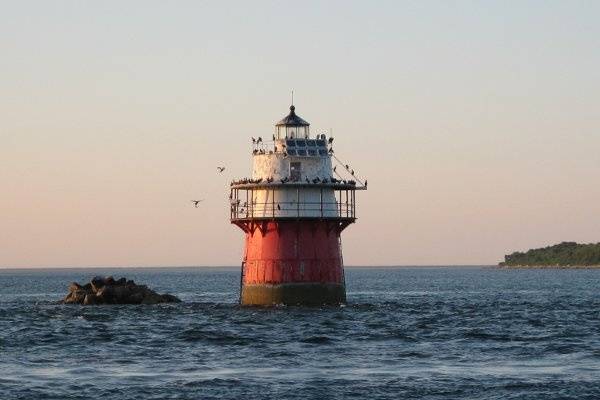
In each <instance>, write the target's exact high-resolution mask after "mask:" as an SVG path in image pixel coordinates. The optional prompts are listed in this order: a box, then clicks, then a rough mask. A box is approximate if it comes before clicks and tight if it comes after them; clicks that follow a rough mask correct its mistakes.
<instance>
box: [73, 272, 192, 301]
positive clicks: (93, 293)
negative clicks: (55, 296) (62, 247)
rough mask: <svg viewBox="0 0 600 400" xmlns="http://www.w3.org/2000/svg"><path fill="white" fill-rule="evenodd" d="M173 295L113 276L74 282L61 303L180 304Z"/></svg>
mask: <svg viewBox="0 0 600 400" xmlns="http://www.w3.org/2000/svg"><path fill="white" fill-rule="evenodd" d="M179 302H181V300H179V299H178V298H177V297H175V296H173V295H171V294H159V293H156V292H155V291H153V290H151V289H149V288H148V287H147V286H146V285H136V284H135V282H134V281H132V280H127V279H125V278H121V279H118V280H115V279H114V278H113V277H112V276H109V277H106V278H103V277H100V276H96V277H94V278H92V280H91V281H90V282H89V283H86V284H85V285H83V286H82V285H80V284H79V283H77V282H72V283H71V284H70V285H69V294H67V296H66V297H65V298H64V299H63V300H62V301H61V303H63V304H83V305H94V304H158V303H179Z"/></svg>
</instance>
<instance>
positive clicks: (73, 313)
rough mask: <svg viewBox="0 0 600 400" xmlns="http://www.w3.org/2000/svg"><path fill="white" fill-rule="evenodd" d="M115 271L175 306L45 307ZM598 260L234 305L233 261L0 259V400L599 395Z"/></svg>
mask: <svg viewBox="0 0 600 400" xmlns="http://www.w3.org/2000/svg"><path fill="white" fill-rule="evenodd" d="M98 273H102V274H106V275H108V274H112V275H114V276H121V275H123V276H127V277H128V278H133V279H135V280H136V281H140V282H143V283H145V284H148V285H149V286H151V287H153V288H156V289H158V290H159V291H161V292H169V293H173V294H175V295H177V296H179V297H181V298H182V299H183V300H184V302H183V303H180V304H159V305H154V306H132V305H128V306H97V307H82V306H73V305H58V304H56V300H58V299H60V298H61V297H62V296H63V295H64V294H65V293H66V286H67V285H68V283H69V282H70V281H83V280H87V279H89V278H90V276H91V275H95V274H98ZM599 278H600V270H584V271H582V270H577V271H568V270H545V271H537V270H518V271H505V270H495V269H484V268H437V269H435V268H422V269H417V268H415V269H408V268H398V269H348V271H347V273H346V279H347V285H348V304H347V305H346V306H341V307H323V308H303V307H275V308H242V307H239V306H238V305H237V304H236V301H237V296H238V288H237V284H238V282H239V275H238V272H237V270H235V269H203V268H196V269H191V268H190V269H120V270H103V271H98V270H94V271H89V270H45V271H42V270H39V271H31V270H29V271H0V352H1V353H0V398H1V399H42V398H43V399H66V398H68V399H105V398H110V399H140V398H143V399H164V398H177V399H181V398H183V399H188V398H189V399H197V398H215V399H217V398H219V399H221V398H225V399H238V398H241V397H250V396H251V397H252V398H260V399H263V398H273V399H280V398H289V399H306V398H319V399H320V398H334V399H335V398H369V399H378V398H381V399H384V398H385V399H397V398H402V399H528V400H529V399H599V398H600V380H599V379H598V377H599V376H600V350H599V349H600V319H599V316H600V314H599V313H600V311H599V310H600V296H598V288H599V285H598V284H599Z"/></svg>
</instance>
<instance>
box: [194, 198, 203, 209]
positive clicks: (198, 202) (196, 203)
mask: <svg viewBox="0 0 600 400" xmlns="http://www.w3.org/2000/svg"><path fill="white" fill-rule="evenodd" d="M202 201H204V199H202V200H192V203H194V207H196V208H198V204H200V202H202Z"/></svg>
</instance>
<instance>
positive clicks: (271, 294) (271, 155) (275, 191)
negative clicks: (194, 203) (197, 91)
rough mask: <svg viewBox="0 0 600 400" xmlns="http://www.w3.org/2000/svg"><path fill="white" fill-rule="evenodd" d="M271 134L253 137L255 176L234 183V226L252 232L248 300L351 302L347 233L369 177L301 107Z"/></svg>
mask: <svg viewBox="0 0 600 400" xmlns="http://www.w3.org/2000/svg"><path fill="white" fill-rule="evenodd" d="M269 136H271V137H270V138H268V140H264V139H263V137H261V136H258V135H257V138H252V175H251V177H249V178H244V179H239V180H236V181H233V182H232V183H231V189H230V190H231V192H230V195H229V200H230V212H231V215H230V218H231V223H232V224H235V225H236V226H238V227H239V228H241V229H242V231H243V232H244V234H245V247H244V255H243V260H242V267H241V281H240V304H242V305H274V304H287V305H296V304H301V305H321V304H341V303H344V302H345V301H346V287H345V279H344V264H343V258H342V242H341V233H342V231H343V230H344V229H345V228H346V227H348V225H350V224H352V223H354V222H355V221H356V191H357V190H365V189H366V188H367V187H366V186H367V185H366V181H365V182H364V183H363V182H362V181H361V180H359V179H358V178H356V176H355V172H354V170H353V169H351V167H350V166H348V165H347V164H344V163H342V162H341V161H340V160H339V159H338V157H337V156H336V155H335V154H334V151H333V138H332V137H327V135H325V134H317V135H315V136H311V133H310V124H309V123H308V122H306V121H305V120H304V119H302V118H300V117H299V116H298V115H297V114H296V110H295V107H294V105H292V106H291V107H290V112H289V114H288V115H287V116H286V117H285V118H283V119H282V120H281V121H279V122H278V123H277V124H276V125H275V132H274V133H273V134H272V135H271V134H269ZM271 138H272V140H271Z"/></svg>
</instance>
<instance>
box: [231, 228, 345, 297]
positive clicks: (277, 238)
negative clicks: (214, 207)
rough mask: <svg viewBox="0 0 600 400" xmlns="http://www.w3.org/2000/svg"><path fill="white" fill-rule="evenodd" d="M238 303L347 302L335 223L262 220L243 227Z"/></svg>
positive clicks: (338, 232) (338, 230) (338, 231)
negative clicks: (242, 261)
mask: <svg viewBox="0 0 600 400" xmlns="http://www.w3.org/2000/svg"><path fill="white" fill-rule="evenodd" d="M240 227H242V229H244V231H245V232H246V250H245V257H244V264H243V267H242V285H241V296H240V301H241V304H243V305H271V304H314V305H320V304H339V303H344V302H345V301H346V288H345V285H344V267H343V264H342V255H341V249H340V232H341V230H342V229H343V227H342V226H340V223H339V222H337V221H326V220H294V221H265V222H262V223H261V222H258V223H257V222H253V223H251V225H243V226H241V225H240Z"/></svg>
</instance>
